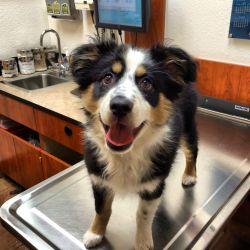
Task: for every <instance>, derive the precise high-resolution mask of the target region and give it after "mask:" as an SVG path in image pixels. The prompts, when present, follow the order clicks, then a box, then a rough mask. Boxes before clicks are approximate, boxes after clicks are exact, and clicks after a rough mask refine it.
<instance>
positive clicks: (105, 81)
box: [102, 73, 114, 86]
mask: <svg viewBox="0 0 250 250" xmlns="http://www.w3.org/2000/svg"><path fill="white" fill-rule="evenodd" d="M113 81H114V76H113V74H112V73H107V74H105V76H104V77H103V78H102V85H103V86H107V85H109V84H111V83H113Z"/></svg>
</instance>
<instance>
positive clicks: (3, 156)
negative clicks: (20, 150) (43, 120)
mask: <svg viewBox="0 0 250 250" xmlns="http://www.w3.org/2000/svg"><path fill="white" fill-rule="evenodd" d="M0 150H1V152H0V171H1V172H3V173H5V174H6V175H8V176H9V177H10V178H12V179H13V180H15V181H16V182H18V183H20V182H21V178H20V170H19V166H18V164H17V159H16V151H15V146H14V142H13V137H12V135H11V134H10V133H9V132H7V131H5V130H3V129H0Z"/></svg>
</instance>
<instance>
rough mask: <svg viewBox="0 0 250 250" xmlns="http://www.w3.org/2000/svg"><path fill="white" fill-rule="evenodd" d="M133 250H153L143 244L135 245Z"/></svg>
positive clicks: (148, 245)
mask: <svg viewBox="0 0 250 250" xmlns="http://www.w3.org/2000/svg"><path fill="white" fill-rule="evenodd" d="M134 250H154V247H153V245H151V244H147V243H146V242H143V243H141V244H136V246H135V247H134Z"/></svg>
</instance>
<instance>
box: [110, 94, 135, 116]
mask: <svg viewBox="0 0 250 250" xmlns="http://www.w3.org/2000/svg"><path fill="white" fill-rule="evenodd" d="M132 108H133V102H131V101H130V100H129V99H127V98H126V97H124V96H116V97H114V98H113V99H112V100H111V102H110V109H111V111H112V113H113V114H114V115H115V116H117V117H118V118H121V117H123V116H125V115H127V114H128V113H129V112H130V111H131V110H132Z"/></svg>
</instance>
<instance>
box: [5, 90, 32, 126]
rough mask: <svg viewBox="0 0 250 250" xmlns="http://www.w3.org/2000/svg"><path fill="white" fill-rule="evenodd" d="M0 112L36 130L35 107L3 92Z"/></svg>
mask: <svg viewBox="0 0 250 250" xmlns="http://www.w3.org/2000/svg"><path fill="white" fill-rule="evenodd" d="M0 114H2V115H5V116H7V117H9V118H11V119H12V120H14V121H17V122H19V123H21V124H23V125H25V126H27V127H29V128H31V129H34V130H36V124H35V119H34V112H33V108H32V107H30V106H28V105H26V104H24V103H21V102H19V101H16V100H14V99H12V98H10V97H7V96H4V95H1V94H0Z"/></svg>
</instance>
